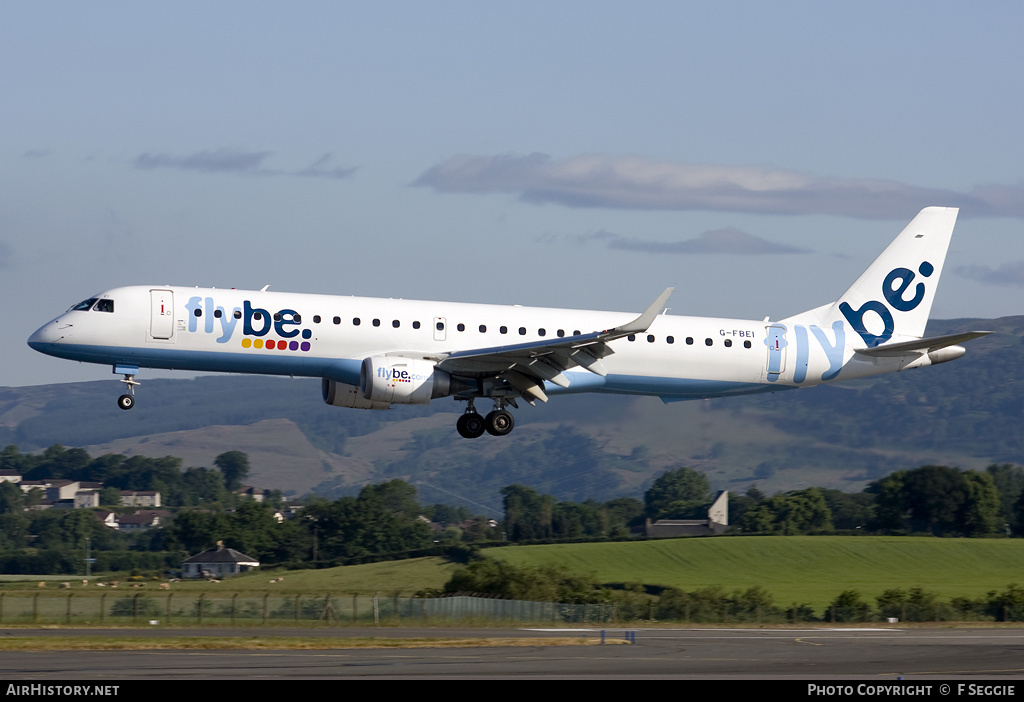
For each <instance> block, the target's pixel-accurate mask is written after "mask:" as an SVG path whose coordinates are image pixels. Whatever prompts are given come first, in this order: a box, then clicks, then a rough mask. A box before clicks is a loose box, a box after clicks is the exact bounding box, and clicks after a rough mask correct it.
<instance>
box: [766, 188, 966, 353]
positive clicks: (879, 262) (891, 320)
mask: <svg viewBox="0 0 1024 702" xmlns="http://www.w3.org/2000/svg"><path fill="white" fill-rule="evenodd" d="M957 213H958V210H957V208H955V207H926V208H925V209H923V210H921V212H920V213H919V214H918V215H917V216H916V217H915V218H914V220H913V221H912V222H911V223H910V224H908V225H907V227H906V228H905V229H904V230H903V231H902V232H901V233H900V235H899V236H897V237H896V239H895V240H893V242H892V243H891V244H889V246H888V248H886V250H885V251H883V252H882V255H881V256H879V257H878V258H876V259H875V261H874V263H872V264H871V266H870V267H868V269H867V270H866V271H864V273H863V274H862V275H861V276H860V278H858V279H857V282H856V283H854V284H853V285H852V286H851V287H850V289H849V290H847V291H846V292H845V293H843V295H842V296H841V297H840V298H839V299H838V300H836V301H835V302H834V303H832V304H831V305H825V306H823V307H819V308H817V309H815V310H811V311H809V312H805V313H803V314H801V315H797V316H796V317H793V318H791V320H786V321H794V322H802V321H807V322H813V323H816V324H818V325H820V326H821V327H823V328H831V327H832V325H833V324H834V323H835V322H846V323H847V324H849V327H850V329H852V331H854V332H855V334H850V335H848V336H847V339H848V343H852V344H853V345H854V346H859V347H860V348H873V347H875V346H878V345H879V344H884V343H886V342H888V341H890V340H892V339H897V340H909V339H920V338H921V337H922V336H924V329H925V326H926V325H927V324H928V315H929V314H930V313H931V309H932V301H933V300H934V299H935V289H936V287H937V285H938V282H939V276H940V275H941V274H942V264H943V262H944V261H945V260H946V250H947V249H948V248H949V240H950V236H951V235H952V234H953V225H954V224H956V216H957ZM861 342H862V343H861Z"/></svg>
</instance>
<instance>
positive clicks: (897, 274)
mask: <svg viewBox="0 0 1024 702" xmlns="http://www.w3.org/2000/svg"><path fill="white" fill-rule="evenodd" d="M917 271H918V273H920V274H921V275H922V276H923V277H925V278H927V277H929V276H931V274H932V273H934V272H935V266H933V265H932V264H931V263H929V262H928V261H924V262H923V263H921V265H920V266H918V267H917ZM915 278H917V274H916V273H914V271H912V270H910V269H909V268H893V269H892V270H891V271H889V274H888V275H887V276H885V280H884V281H882V297H883V298H885V301H886V302H888V303H889V307H886V306H885V304H884V303H883V302H881V301H879V300H868V301H867V302H865V303H864V304H863V305H861V306H860V307H859V308H858V309H853V307H852V306H851V305H850V304H849V303H847V302H842V303H840V305H839V311H840V312H842V313H843V316H844V317H846V321H847V322H849V323H850V326H851V327H853V330H854V331H855V332H857V333H858V334H860V338H862V339H863V340H864V343H865V344H867V345H868V348H873V347H875V346H878V345H879V344H884V343H885V342H887V341H888V340H889V339H891V338H892V334H893V332H894V331H895V330H896V322H895V321H894V320H893V316H892V312H891V311H890V310H889V308H890V307H891V308H892V309H894V310H896V311H898V312H910V311H911V310H913V309H916V308H917V307H918V305H920V304H921V302H922V301H924V295H925V285H924V283H921V282H919V283H917V285H914V287H913V291H912V292H913V294H912V295H911V296H910V298H909V299H908V298H907V297H906V294H907V291H908V290H910V287H911V285H913V283H914V279H915ZM869 312H871V313H874V314H875V315H876V316H877V317H878V319H879V320H880V321H881V323H882V333H881V334H872V333H871V332H869V331H868V330H867V325H866V324H865V323H864V315H865V314H867V313H869Z"/></svg>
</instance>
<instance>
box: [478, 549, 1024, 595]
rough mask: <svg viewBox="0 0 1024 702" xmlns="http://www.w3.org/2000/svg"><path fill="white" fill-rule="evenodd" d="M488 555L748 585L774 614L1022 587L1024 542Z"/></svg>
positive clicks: (651, 577)
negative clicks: (838, 599)
mask: <svg viewBox="0 0 1024 702" xmlns="http://www.w3.org/2000/svg"><path fill="white" fill-rule="evenodd" d="M487 553H488V555H491V556H493V557H495V558H501V559H503V560H506V561H508V562H509V563H513V564H519V565H541V564H543V565H565V566H567V567H568V568H570V569H571V570H574V571H577V572H580V573H591V574H593V575H594V576H595V577H596V578H597V579H598V580H599V581H601V582H606V583H631V582H641V583H644V584H647V585H664V586H674V587H679V588H682V589H685V590H695V589H698V588H702V587H707V586H712V585H720V586H722V587H723V588H725V590H726V591H728V592H732V591H733V590H737V589H746V588H748V587H751V586H754V585H760V586H761V587H763V588H765V589H766V590H768V591H769V592H771V593H772V595H773V596H774V598H775V602H776V603H777V604H780V605H788V604H791V603H793V602H798V603H807V604H810V605H812V606H813V607H814V608H815V609H821V608H822V607H824V606H825V605H827V604H828V603H829V602H830V601H831V600H832V599H833V598H834V597H835V596H836V595H837V594H839V592H841V591H842V590H847V589H853V590H857V591H858V592H860V593H861V595H862V596H864V597H865V598H874V597H875V596H876V595H879V594H881V593H882V592H883V591H884V590H886V589H888V588H904V589H907V588H911V587H917V586H920V587H922V588H924V589H925V590H928V591H932V592H936V593H938V594H939V595H941V596H943V597H946V598H952V597H957V596H964V597H979V596H982V595H984V594H985V593H987V592H988V591H989V590H1003V589H1004V588H1005V587H1006V586H1007V585H1009V584H1010V583H1013V582H1017V583H1022V582H1024V540H1020V539H936V538H927V537H884V536H879V537H848V536H764V537H758V536H747V537H724V538H706V539H665V540H659V541H644V542H639V543H606V544H600V543H595V544H572V545H549V546H519V547H507V548H500V549H493V550H489V551H487Z"/></svg>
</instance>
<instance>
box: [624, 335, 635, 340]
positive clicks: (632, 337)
mask: <svg viewBox="0 0 1024 702" xmlns="http://www.w3.org/2000/svg"><path fill="white" fill-rule="evenodd" d="M626 338H627V339H629V340H630V341H636V334H630V335H629V336H627V337H626Z"/></svg>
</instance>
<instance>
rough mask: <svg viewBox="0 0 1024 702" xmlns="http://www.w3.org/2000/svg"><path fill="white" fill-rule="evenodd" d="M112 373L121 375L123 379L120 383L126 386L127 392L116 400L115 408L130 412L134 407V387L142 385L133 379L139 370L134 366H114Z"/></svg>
mask: <svg viewBox="0 0 1024 702" xmlns="http://www.w3.org/2000/svg"><path fill="white" fill-rule="evenodd" d="M114 372H115V373H123V374H124V378H123V379H122V380H121V382H122V383H124V384H125V385H127V386H128V392H127V393H125V394H124V395H121V397H119V398H117V406H118V407H120V408H121V409H123V410H130V409H131V408H132V407H134V406H135V386H136V385H142V383H140V382H139V381H137V380H136V379H135V374H136V373H138V372H139V369H138V367H136V366H114Z"/></svg>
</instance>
